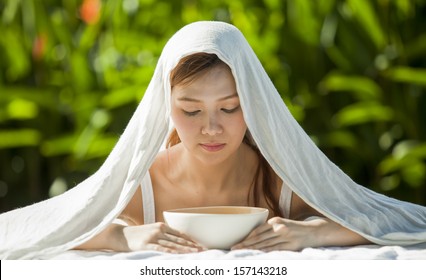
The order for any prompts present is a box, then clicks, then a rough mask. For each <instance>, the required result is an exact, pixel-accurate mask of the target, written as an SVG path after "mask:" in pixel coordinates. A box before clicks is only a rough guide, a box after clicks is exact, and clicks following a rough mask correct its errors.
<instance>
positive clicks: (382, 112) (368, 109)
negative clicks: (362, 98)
mask: <svg viewBox="0 0 426 280" xmlns="http://www.w3.org/2000/svg"><path fill="white" fill-rule="evenodd" d="M393 116H394V111H393V109H392V108H390V107H387V106H384V105H381V104H380V103H376V102H359V103H355V104H353V105H349V106H346V107H344V108H343V109H342V110H340V111H339V112H337V113H336V114H335V115H334V117H333V121H334V123H335V124H336V125H337V126H338V127H344V126H351V125H358V124H363V123H368V122H377V121H379V122H382V121H390V120H392V119H393Z"/></svg>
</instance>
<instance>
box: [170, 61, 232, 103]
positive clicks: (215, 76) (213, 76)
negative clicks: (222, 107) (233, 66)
mask: <svg viewBox="0 0 426 280" xmlns="http://www.w3.org/2000/svg"><path fill="white" fill-rule="evenodd" d="M172 95H173V96H175V97H176V98H178V99H185V97H187V98H193V99H201V98H203V97H216V98H217V99H221V98H224V97H228V98H229V96H233V97H238V95H237V90H236V85H235V80H234V77H233V75H232V73H231V70H230V69H229V67H228V66H227V65H222V64H220V65H217V66H215V67H213V68H211V69H209V70H207V71H206V72H205V73H203V74H202V75H200V76H199V77H197V78H196V79H194V80H193V81H191V83H189V84H186V85H177V86H175V87H173V88H172Z"/></svg>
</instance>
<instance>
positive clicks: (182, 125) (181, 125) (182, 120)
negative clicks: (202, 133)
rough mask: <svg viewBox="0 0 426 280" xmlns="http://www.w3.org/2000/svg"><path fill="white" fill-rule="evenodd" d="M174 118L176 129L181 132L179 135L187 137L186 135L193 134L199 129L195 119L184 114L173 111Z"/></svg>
mask: <svg viewBox="0 0 426 280" xmlns="http://www.w3.org/2000/svg"><path fill="white" fill-rule="evenodd" d="M171 117H172V120H173V123H174V125H175V128H176V131H177V132H178V134H179V137H180V138H181V139H182V138H185V136H186V135H188V134H189V135H192V134H194V133H196V131H197V124H196V122H195V121H194V119H191V118H188V117H187V116H184V115H183V114H179V113H176V112H172V115H171Z"/></svg>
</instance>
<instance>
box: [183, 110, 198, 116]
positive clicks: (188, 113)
mask: <svg viewBox="0 0 426 280" xmlns="http://www.w3.org/2000/svg"><path fill="white" fill-rule="evenodd" d="M182 111H183V113H184V114H185V115H187V116H190V117H193V116H195V115H197V114H198V113H199V112H201V111H200V110H196V111H192V112H188V111H185V110H182Z"/></svg>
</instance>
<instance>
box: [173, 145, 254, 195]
mask: <svg viewBox="0 0 426 280" xmlns="http://www.w3.org/2000/svg"><path fill="white" fill-rule="evenodd" d="M248 149H249V148H248V147H247V146H245V145H241V147H240V148H239V149H238V150H237V151H236V152H235V153H234V154H233V155H232V156H230V157H229V158H227V159H226V160H224V161H221V162H220V163H216V164H212V163H207V162H203V161H201V160H199V159H197V158H196V157H194V156H192V155H191V154H189V153H188V152H187V151H186V150H185V149H182V153H181V155H180V158H179V161H178V162H179V163H180V164H179V166H180V168H179V169H178V173H179V174H180V176H179V177H181V178H183V180H184V181H186V182H191V184H192V188H193V189H194V190H197V191H198V192H204V191H208V192H213V193H219V192H222V191H224V190H226V189H230V188H235V187H236V186H239V185H242V184H241V180H242V179H243V178H247V174H253V173H248V172H247V170H250V169H251V165H249V164H250V162H252V161H251V160H249V159H248V156H249V155H248ZM248 168H249V169H248Z"/></svg>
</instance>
